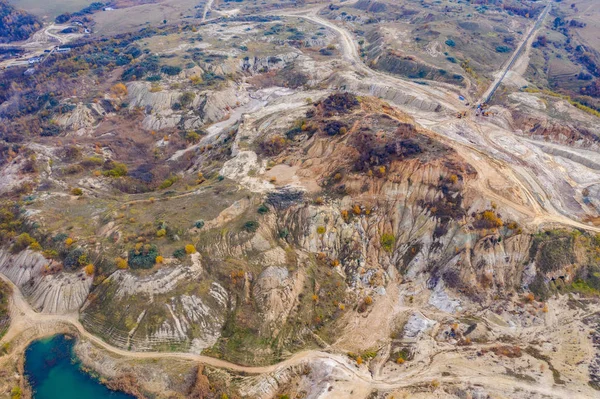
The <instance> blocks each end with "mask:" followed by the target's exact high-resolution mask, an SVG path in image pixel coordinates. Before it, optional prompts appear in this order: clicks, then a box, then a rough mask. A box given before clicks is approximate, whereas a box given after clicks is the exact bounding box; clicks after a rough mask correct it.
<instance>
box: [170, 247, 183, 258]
mask: <svg viewBox="0 0 600 399" xmlns="http://www.w3.org/2000/svg"><path fill="white" fill-rule="evenodd" d="M173 257H174V258H177V259H183V258H185V248H178V249H176V250H175V251H173Z"/></svg>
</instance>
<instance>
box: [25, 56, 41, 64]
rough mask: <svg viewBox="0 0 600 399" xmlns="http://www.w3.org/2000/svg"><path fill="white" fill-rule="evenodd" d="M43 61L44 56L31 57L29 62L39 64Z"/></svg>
mask: <svg viewBox="0 0 600 399" xmlns="http://www.w3.org/2000/svg"><path fill="white" fill-rule="evenodd" d="M41 61H42V57H31V58H30V59H29V60H28V62H29V63H30V64H37V63H39V62H41Z"/></svg>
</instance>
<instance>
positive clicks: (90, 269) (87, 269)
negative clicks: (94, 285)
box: [83, 263, 96, 276]
mask: <svg viewBox="0 0 600 399" xmlns="http://www.w3.org/2000/svg"><path fill="white" fill-rule="evenodd" d="M83 270H84V271H85V274H87V275H88V276H93V275H94V272H95V271H96V268H95V267H94V265H93V264H91V263H90V264H89V265H87V266H86V267H85V268H84V269H83Z"/></svg>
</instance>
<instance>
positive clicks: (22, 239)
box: [11, 233, 39, 253]
mask: <svg viewBox="0 0 600 399" xmlns="http://www.w3.org/2000/svg"><path fill="white" fill-rule="evenodd" d="M36 243H37V241H36V240H35V239H34V238H33V237H31V236H30V235H29V234H27V233H22V234H20V235H19V236H17V238H16V239H15V242H14V244H13V246H12V248H11V252H12V253H18V252H21V251H22V250H24V249H26V248H27V247H29V246H32V245H33V244H36ZM38 245H39V244H38Z"/></svg>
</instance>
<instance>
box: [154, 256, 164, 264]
mask: <svg viewBox="0 0 600 399" xmlns="http://www.w3.org/2000/svg"><path fill="white" fill-rule="evenodd" d="M164 260H165V259H164V258H163V257H162V256H160V255H158V256H157V257H156V260H155V262H156V263H163V262H164Z"/></svg>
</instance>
